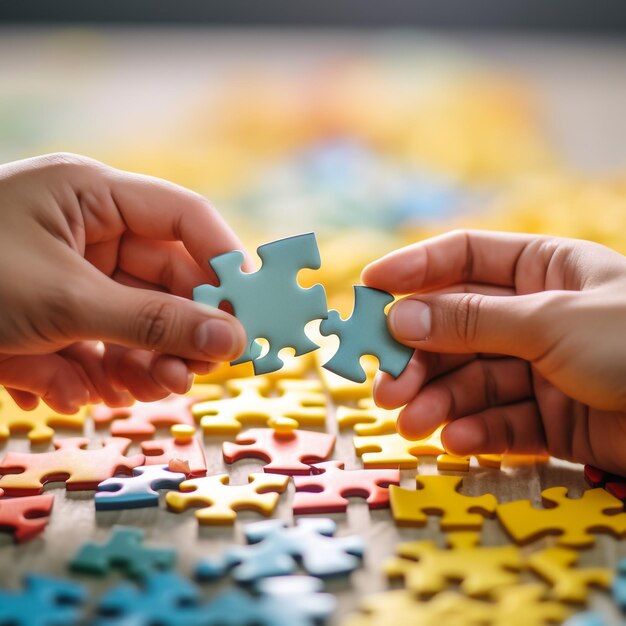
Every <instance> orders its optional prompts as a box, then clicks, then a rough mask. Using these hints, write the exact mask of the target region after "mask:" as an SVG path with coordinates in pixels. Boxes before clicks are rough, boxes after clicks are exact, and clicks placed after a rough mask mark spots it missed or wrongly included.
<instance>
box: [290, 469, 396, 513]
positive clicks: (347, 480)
mask: <svg viewBox="0 0 626 626" xmlns="http://www.w3.org/2000/svg"><path fill="white" fill-rule="evenodd" d="M312 470H313V475H311V476H294V479H293V480H294V483H295V486H296V493H295V495H294V498H293V512H294V514H295V515H303V514H305V513H316V514H320V513H345V512H346V511H347V509H348V498H352V497H355V496H356V497H360V498H366V499H367V500H366V502H367V504H368V505H369V508H370V509H380V508H383V507H386V506H389V485H399V484H400V472H399V471H398V470H389V469H387V470H385V469H383V470H368V469H364V470H352V471H346V470H344V463H343V462H341V461H326V462H325V463H316V464H315V465H313V466H312Z"/></svg>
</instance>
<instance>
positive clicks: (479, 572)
mask: <svg viewBox="0 0 626 626" xmlns="http://www.w3.org/2000/svg"><path fill="white" fill-rule="evenodd" d="M477 543H478V535H476V534H475V533H468V532H460V533H454V534H453V535H449V536H448V545H449V549H444V550H440V549H438V547H437V545H436V544H435V543H434V542H432V541H415V542H410V543H403V544H400V545H399V546H398V548H397V550H396V551H397V554H398V555H399V556H400V557H401V558H393V559H390V560H389V561H388V562H387V563H386V565H385V572H386V574H387V576H389V577H390V578H403V579H404V580H405V584H406V588H407V589H409V590H410V591H412V592H414V593H416V594H419V595H433V594H435V593H438V592H440V591H443V590H444V589H445V588H446V587H447V586H448V584H449V583H450V582H451V581H455V582H460V583H461V587H460V589H461V591H462V592H463V593H464V594H466V595H468V596H478V597H481V596H489V595H490V594H492V592H493V591H494V590H495V589H498V588H500V587H503V586H507V585H513V584H515V583H517V582H518V581H519V572H520V570H521V569H522V567H523V565H524V560H523V558H522V555H521V553H520V550H519V548H517V547H515V546H511V545H507V546H478V545H477Z"/></svg>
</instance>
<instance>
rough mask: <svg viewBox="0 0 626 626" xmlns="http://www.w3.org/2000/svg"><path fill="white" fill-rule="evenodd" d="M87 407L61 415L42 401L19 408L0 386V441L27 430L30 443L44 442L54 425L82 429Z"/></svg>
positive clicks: (51, 435) (50, 434)
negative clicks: (25, 407)
mask: <svg viewBox="0 0 626 626" xmlns="http://www.w3.org/2000/svg"><path fill="white" fill-rule="evenodd" d="M86 417H87V409H86V408H84V407H83V408H81V409H80V410H79V411H78V412H77V413H74V414H73V415H62V414H61V413H57V412H56V411H54V410H53V409H51V408H50V407H49V406H48V405H47V404H45V403H44V402H43V401H40V402H39V404H38V405H37V406H36V407H35V408H34V409H32V410H30V411H25V410H24V409H21V408H20V407H19V406H18V405H17V404H16V403H15V401H14V400H13V398H11V396H10V395H9V392H8V391H7V390H6V389H4V388H2V387H0V441H4V440H5V439H8V438H9V436H10V435H11V434H13V433H16V432H28V439H29V440H30V441H31V443H45V442H46V441H50V440H51V439H52V437H54V427H62V428H73V429H77V430H82V429H83V426H84V425H85V419H86Z"/></svg>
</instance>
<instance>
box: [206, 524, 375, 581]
mask: <svg viewBox="0 0 626 626" xmlns="http://www.w3.org/2000/svg"><path fill="white" fill-rule="evenodd" d="M335 530H336V524H335V523H334V522H333V521H332V520H331V519H326V518H308V519H300V520H298V521H297V522H296V525H295V526H291V527H287V526H286V525H285V524H284V523H283V522H282V521H281V520H266V521H262V522H255V523H253V524H248V525H247V526H246V528H245V534H246V539H247V540H248V543H249V544H252V545H247V546H231V547H230V548H228V549H227V550H226V551H225V552H224V553H223V554H222V556H221V557H220V558H218V559H207V560H205V561H203V562H201V563H200V565H199V566H198V568H197V569H196V576H197V577H198V578H199V579H201V580H214V579H215V578H217V577H219V576H221V575H223V574H224V573H225V572H226V571H228V570H230V572H231V576H232V577H233V578H234V579H235V580H236V581H238V582H240V583H252V582H255V581H257V580H260V579H262V578H265V577H269V576H285V575H288V574H292V573H293V572H294V571H296V569H297V567H298V562H301V563H302V567H303V568H304V570H305V571H306V572H307V573H308V574H311V575H313V576H319V577H327V576H339V575H342V574H347V573H350V572H352V571H353V570H355V569H356V568H357V567H359V566H360V564H361V557H362V556H363V552H364V550H365V544H364V541H363V539H362V538H361V537H358V536H350V537H334V534H335Z"/></svg>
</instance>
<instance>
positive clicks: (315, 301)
mask: <svg viewBox="0 0 626 626" xmlns="http://www.w3.org/2000/svg"><path fill="white" fill-rule="evenodd" d="M257 252H258V255H259V257H260V259H261V261H262V266H261V268H260V269H259V270H258V271H256V272H253V273H246V272H243V271H242V269H241V267H242V265H243V262H244V255H243V253H242V252H241V251H239V250H234V251H232V252H227V253H225V254H222V255H220V256H217V257H214V258H213V259H211V260H210V261H209V263H210V265H211V267H212V268H213V270H214V271H215V273H216V274H217V277H218V279H219V281H220V285H219V286H218V287H216V286H214V285H200V286H198V287H196V288H195V289H194V290H193V298H194V300H196V301H197V302H201V303H202V304H207V305H209V306H213V307H217V306H219V305H220V304H221V303H223V302H228V303H230V305H231V306H232V308H233V312H234V314H235V316H236V317H237V319H239V321H240V322H241V323H242V324H243V327H244V328H245V330H246V334H247V339H248V345H247V348H246V350H245V351H244V353H243V354H242V355H241V356H240V357H239V358H238V359H237V360H236V361H233V365H235V364H238V363H245V362H247V361H252V364H253V367H254V372H255V374H267V373H269V372H274V371H276V370H279V369H280V368H281V367H282V366H283V361H282V360H281V359H280V358H279V356H278V353H279V352H280V350H282V349H283V348H293V349H294V351H295V354H296V356H300V355H302V354H306V353H307V352H311V351H313V350H317V348H318V347H319V346H318V345H317V344H315V343H314V342H313V341H311V340H310V339H309V338H308V337H307V336H306V334H305V332H304V327H305V325H306V324H307V323H309V322H311V321H313V320H317V319H323V318H325V317H326V316H327V315H328V310H327V304H326V292H325V291H324V288H323V287H322V286H321V285H314V286H313V287H310V288H308V289H304V288H302V287H300V285H299V284H298V279H297V275H298V272H299V271H300V270H301V269H305V268H308V269H319V267H320V265H321V259H320V253H319V249H318V247H317V241H316V239H315V235H314V234H313V233H307V234H304V235H298V236H295V237H288V238H287V239H281V240H279V241H274V242H272V243H267V244H265V245H262V246H260V247H259V248H258V250H257ZM257 339H265V340H267V342H268V343H269V351H268V353H267V354H266V355H264V356H262V357H261V356H260V355H261V347H260V345H259V344H258V342H257V341H256V340H257Z"/></svg>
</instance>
